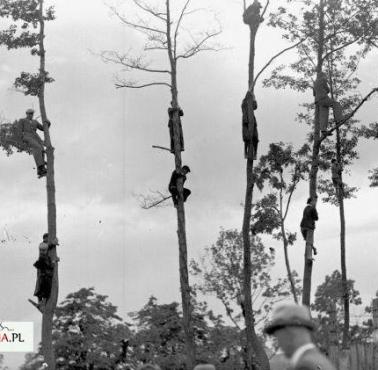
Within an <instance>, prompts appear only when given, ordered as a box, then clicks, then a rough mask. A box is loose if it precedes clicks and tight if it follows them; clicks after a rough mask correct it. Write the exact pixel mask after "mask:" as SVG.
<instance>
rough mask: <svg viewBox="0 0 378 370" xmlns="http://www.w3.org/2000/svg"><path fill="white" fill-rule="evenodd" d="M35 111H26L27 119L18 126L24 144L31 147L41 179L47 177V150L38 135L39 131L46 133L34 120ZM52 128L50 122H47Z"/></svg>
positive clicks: (21, 120)
mask: <svg viewBox="0 0 378 370" xmlns="http://www.w3.org/2000/svg"><path fill="white" fill-rule="evenodd" d="M33 115H34V109H28V110H27V111H26V118H21V119H20V120H19V121H18V123H17V125H18V128H19V130H20V134H21V138H22V140H23V142H24V143H26V144H27V145H28V147H30V149H31V152H32V153H33V157H34V160H35V164H36V166H37V174H38V177H39V178H41V177H43V176H46V173H47V170H46V166H45V164H46V163H45V158H44V154H45V148H44V142H43V141H42V139H41V138H40V136H39V135H38V134H37V129H38V130H40V131H44V129H43V126H42V125H41V124H40V123H39V122H38V121H36V120H34V119H33ZM47 124H48V125H49V126H50V122H48V121H47Z"/></svg>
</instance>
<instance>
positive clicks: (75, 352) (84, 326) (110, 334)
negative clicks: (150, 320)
mask: <svg viewBox="0 0 378 370" xmlns="http://www.w3.org/2000/svg"><path fill="white" fill-rule="evenodd" d="M130 334H131V331H130V329H129V328H128V326H127V325H126V324H125V323H123V322H122V320H121V318H120V317H119V316H118V315H117V307H115V306H113V305H112V304H111V303H110V302H108V301H107V296H105V295H100V294H97V293H95V291H94V288H88V289H87V288H82V289H80V290H79V291H77V292H75V293H71V294H69V295H68V296H67V297H66V299H65V300H64V301H63V302H61V303H60V304H59V306H58V307H57V309H56V311H55V319H54V321H53V346H54V349H55V354H56V359H57V360H56V361H57V368H58V369H67V370H74V369H87V368H89V367H90V366H94V367H93V369H109V370H110V369H114V368H115V366H116V363H117V360H118V359H119V357H120V350H121V344H120V342H121V340H122V339H125V338H127V337H129V336H130ZM40 364H41V357H40V353H39V354H34V355H30V356H27V358H26V363H25V365H24V366H23V367H22V368H21V369H22V370H33V369H36V368H38V367H37V366H39V365H40Z"/></svg>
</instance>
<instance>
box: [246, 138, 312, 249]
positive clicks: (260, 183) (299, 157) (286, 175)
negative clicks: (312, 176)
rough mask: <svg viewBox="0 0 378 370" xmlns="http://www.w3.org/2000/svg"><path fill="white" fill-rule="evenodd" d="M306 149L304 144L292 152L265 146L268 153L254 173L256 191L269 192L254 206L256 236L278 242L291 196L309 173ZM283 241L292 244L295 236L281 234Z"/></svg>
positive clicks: (289, 148) (281, 146) (285, 147)
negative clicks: (269, 237) (262, 235)
mask: <svg viewBox="0 0 378 370" xmlns="http://www.w3.org/2000/svg"><path fill="white" fill-rule="evenodd" d="M309 149H310V147H309V146H308V145H307V144H305V145H304V146H303V147H302V148H300V149H299V150H298V151H294V150H293V147H292V146H291V145H288V144H284V143H282V142H280V143H273V144H270V145H269V151H268V153H267V154H266V155H263V156H261V158H260V161H259V163H258V165H257V166H256V167H255V169H254V176H255V184H256V185H257V187H258V188H259V190H260V191H262V190H264V189H266V188H265V187H264V186H266V185H268V186H269V192H268V193H267V194H265V195H264V196H263V197H262V198H261V199H260V200H259V201H257V202H256V204H255V205H254V213H253V220H254V224H253V229H254V231H255V232H256V233H267V234H273V237H275V238H276V239H278V240H282V238H283V235H282V226H284V221H285V219H286V217H287V214H288V211H289V206H290V202H291V199H292V196H293V193H294V191H295V189H296V187H297V185H298V183H299V182H300V181H302V180H304V179H305V178H306V176H307V173H308V171H309V158H308V157H309V155H308V153H309ZM284 228H285V227H284ZM274 232H275V233H274ZM285 238H286V239H287V240H288V241H290V243H289V244H292V243H293V242H294V241H295V234H291V233H289V232H287V231H286V230H285Z"/></svg>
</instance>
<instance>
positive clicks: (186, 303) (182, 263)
mask: <svg viewBox="0 0 378 370" xmlns="http://www.w3.org/2000/svg"><path fill="white" fill-rule="evenodd" d="M166 7H167V41H168V56H169V61H170V65H171V86H172V87H171V95H172V107H173V108H178V107H179V103H178V91H177V60H176V59H175V55H174V54H173V46H172V38H171V20H170V1H169V0H166ZM179 119H180V118H179V112H178V109H176V111H175V112H174V114H173V133H174V135H173V141H174V151H175V168H176V171H180V170H181V167H182V161H181V146H180V139H179V129H178V127H179ZM178 192H179V199H178V204H177V207H176V210H177V236H178V242H179V269H180V287H181V300H182V311H183V327H184V332H185V343H186V349H187V351H186V352H187V368H188V369H193V367H194V364H195V343H194V331H193V324H192V317H191V316H192V312H193V310H192V305H191V290H190V285H189V274H188V251H187V243H186V228H185V206H184V198H183V182H182V179H179V181H178Z"/></svg>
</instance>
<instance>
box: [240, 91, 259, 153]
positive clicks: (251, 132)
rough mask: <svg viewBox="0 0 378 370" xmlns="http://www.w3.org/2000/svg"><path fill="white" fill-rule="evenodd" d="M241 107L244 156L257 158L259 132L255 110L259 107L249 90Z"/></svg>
mask: <svg viewBox="0 0 378 370" xmlns="http://www.w3.org/2000/svg"><path fill="white" fill-rule="evenodd" d="M241 108H242V133H243V141H244V158H251V159H256V156H257V145H258V143H259V136H258V132H257V121H256V117H255V115H254V113H253V111H254V110H256V109H257V102H256V98H255V95H254V94H253V93H252V92H250V91H247V94H246V96H245V98H244V99H243V101H242V106H241Z"/></svg>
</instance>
